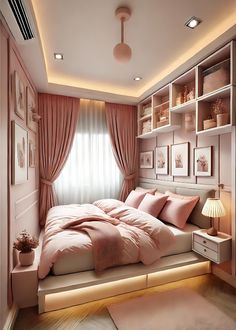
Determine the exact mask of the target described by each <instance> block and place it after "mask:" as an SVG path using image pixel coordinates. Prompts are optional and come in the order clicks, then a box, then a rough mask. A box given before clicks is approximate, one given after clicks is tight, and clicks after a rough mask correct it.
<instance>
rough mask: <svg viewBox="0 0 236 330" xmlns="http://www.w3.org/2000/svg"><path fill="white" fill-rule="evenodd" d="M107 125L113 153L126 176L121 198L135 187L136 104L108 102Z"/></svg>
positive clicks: (123, 198) (124, 197)
mask: <svg viewBox="0 0 236 330" xmlns="http://www.w3.org/2000/svg"><path fill="white" fill-rule="evenodd" d="M106 120H107V127H108V131H109V134H110V137H111V141H112V149H113V154H114V156H115V159H116V162H117V165H118V166H119V169H120V171H121V173H122V174H123V176H124V181H123V184H122V187H121V192H120V200H122V201H124V200H125V199H126V197H127V196H128V194H129V192H130V191H131V190H132V189H133V188H134V187H135V181H136V171H137V139H136V134H137V111H136V107H135V106H131V105H123V104H114V103H106Z"/></svg>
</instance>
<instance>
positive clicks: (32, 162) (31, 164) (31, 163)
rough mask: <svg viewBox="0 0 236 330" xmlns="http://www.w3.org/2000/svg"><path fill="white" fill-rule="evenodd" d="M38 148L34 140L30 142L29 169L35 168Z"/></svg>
mask: <svg viewBox="0 0 236 330" xmlns="http://www.w3.org/2000/svg"><path fill="white" fill-rule="evenodd" d="M35 159H36V146H35V143H34V142H33V141H32V140H29V167H35Z"/></svg>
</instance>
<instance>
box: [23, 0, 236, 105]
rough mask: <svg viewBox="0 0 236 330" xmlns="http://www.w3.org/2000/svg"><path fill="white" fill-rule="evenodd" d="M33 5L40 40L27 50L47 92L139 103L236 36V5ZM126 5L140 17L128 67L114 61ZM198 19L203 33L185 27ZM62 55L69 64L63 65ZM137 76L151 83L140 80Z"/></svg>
mask: <svg viewBox="0 0 236 330" xmlns="http://www.w3.org/2000/svg"><path fill="white" fill-rule="evenodd" d="M25 2H27V5H28V6H29V5H30V7H29V8H30V10H31V15H32V16H33V17H34V21H35V29H36V31H37V34H38V38H36V40H35V42H34V43H31V44H30V43H29V44H22V45H19V48H20V51H21V54H22V57H23V59H24V60H25V62H26V65H27V66H28V69H29V71H30V73H31V75H32V78H33V80H34V81H35V83H36V86H37V88H38V89H39V90H40V91H46V92H54V93H63V94H67V95H79V96H80V97H89V98H97V99H105V100H110V101H114V102H116V101H117V102H119V101H120V102H128V103H135V102H136V101H137V100H139V99H141V98H143V97H145V96H146V95H148V94H150V93H151V92H152V91H153V90H154V89H155V88H157V87H158V85H160V84H163V83H165V82H166V81H165V79H164V77H167V78H168V79H169V78H171V74H172V75H173V74H175V73H176V72H177V71H178V70H180V71H184V70H186V67H185V65H184V63H188V67H189V64H190V65H191V64H192V65H194V64H195V63H196V61H198V60H200V59H201V57H202V56H203V55H204V54H203V52H202V51H201V50H202V49H203V48H204V47H206V51H207V52H211V51H212V50H214V49H215V48H217V47H218V46H219V44H220V42H222V41H223V42H224V41H227V40H228V39H230V38H232V37H234V36H235V35H236V33H235V32H236V29H235V28H236V25H235V23H236V1H235V0H224V1H222V0H208V1H205V0H176V1H173V0H165V1H162V0H145V1H144V0H126V1H124V2H121V1H119V0H99V1H96V0H86V1H85V0H50V1H49V0H31V1H30V0H29V1H28V0H25ZM121 5H125V6H128V7H130V9H131V12H132V15H131V18H130V19H129V20H128V21H127V22H126V23H125V41H126V42H127V43H128V44H129V46H130V47H131V49H132V58H131V60H130V62H128V63H119V62H117V61H116V60H115V59H114V58H113V47H114V46H115V45H116V44H117V43H118V42H120V23H119V21H118V20H117V19H116V18H115V14H114V12H115V10H116V8H117V7H119V6H121ZM193 15H194V16H197V17H199V18H200V19H201V20H202V23H201V24H200V25H199V26H198V27H197V28H196V29H195V30H191V29H188V28H186V27H185V25H184V23H185V22H186V21H187V20H188V19H189V18H190V17H191V16H193ZM230 28H231V30H230ZM222 36H224V38H222ZM55 52H60V53H63V54H64V60H63V61H55V60H54V56H53V54H54V53H55ZM194 62H195V63H194ZM135 76H141V77H142V78H143V79H142V80H141V81H139V82H136V81H134V80H133V78H134V77H135Z"/></svg>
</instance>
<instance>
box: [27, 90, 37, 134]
mask: <svg viewBox="0 0 236 330" xmlns="http://www.w3.org/2000/svg"><path fill="white" fill-rule="evenodd" d="M26 96H27V97H26V99H27V126H28V127H29V129H31V130H32V131H33V132H35V133H36V132H37V123H36V122H35V121H34V120H33V114H34V112H35V107H36V105H35V95H34V92H33V91H32V89H31V88H30V87H27V93H26Z"/></svg>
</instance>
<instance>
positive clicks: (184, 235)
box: [38, 184, 215, 312]
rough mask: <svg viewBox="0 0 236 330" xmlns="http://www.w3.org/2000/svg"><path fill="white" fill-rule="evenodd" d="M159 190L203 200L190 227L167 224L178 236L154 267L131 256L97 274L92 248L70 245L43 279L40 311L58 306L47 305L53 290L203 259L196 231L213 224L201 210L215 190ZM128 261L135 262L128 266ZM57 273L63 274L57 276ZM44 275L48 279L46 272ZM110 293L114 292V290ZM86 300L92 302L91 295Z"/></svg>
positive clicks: (159, 257)
mask: <svg viewBox="0 0 236 330" xmlns="http://www.w3.org/2000/svg"><path fill="white" fill-rule="evenodd" d="M192 186H194V185H192ZM145 187H146V188H151V187H153V185H151V186H150V185H149V184H148V185H146V186H145V185H144V188H145ZM196 187H197V186H196ZM157 189H158V191H159V192H162V193H164V192H165V191H166V190H169V191H172V192H173V193H177V194H182V195H186V196H194V195H198V196H199V198H200V199H199V202H198V203H197V205H196V206H195V208H194V210H193V212H192V213H191V215H190V217H189V219H188V222H187V224H186V226H185V227H184V228H183V229H179V228H176V227H175V226H173V225H171V224H165V225H164V226H165V227H166V228H168V232H171V235H170V236H171V237H174V240H173V242H172V244H170V246H169V247H168V248H166V247H165V248H164V249H163V251H161V252H160V251H159V252H160V253H158V255H157V258H156V259H155V260H156V262H153V263H151V266H149V264H148V263H147V266H145V265H142V264H140V259H137V256H135V257H134V258H133V259H132V258H131V260H129V262H126V261H125V262H123V263H121V265H122V266H121V267H114V268H112V269H108V270H106V271H104V272H103V273H104V275H100V274H98V275H96V273H94V270H93V269H94V260H93V254H92V249H87V250H86V251H85V250H84V251H82V252H81V253H73V252H72V253H70V248H68V253H66V254H59V256H58V257H57V258H56V260H54V261H53V263H52V265H51V273H50V275H49V276H47V277H46V278H45V279H43V280H41V281H40V285H39V293H38V295H39V311H40V312H43V311H46V310H53V309H56V308H55V306H54V307H48V308H46V307H45V304H46V300H45V297H46V295H48V294H49V293H50V294H51V293H54V292H61V291H62V292H63V291H67V290H72V288H73V289H75V288H84V287H86V286H88V287H89V286H90V285H92V286H93V285H96V286H97V284H99V283H107V282H110V281H116V280H117V279H119V278H130V277H132V276H135V275H134V274H136V275H137V274H148V273H154V272H155V271H157V270H158V269H167V268H171V267H176V265H177V266H181V265H185V264H191V263H195V262H198V261H199V260H200V259H201V261H202V258H198V256H195V254H194V253H193V252H192V251H191V250H192V231H194V230H197V229H199V228H208V227H209V221H208V219H207V218H205V217H204V216H202V214H201V210H202V207H203V205H204V203H205V201H206V199H207V198H209V197H213V196H214V195H215V190H212V189H211V190H209V189H208V190H206V189H196V188H195V187H194V188H192V187H191V188H189V187H188V185H187V187H173V186H170V185H158V186H157ZM108 213H109V212H108ZM52 218H53V216H52ZM82 236H83V239H84V240H85V241H84V244H85V245H86V244H88V245H91V241H90V240H89V238H88V236H87V235H85V234H82ZM190 251H191V252H190ZM185 259H186V260H185ZM128 263H129V264H131V265H127V266H124V265H126V264H128ZM137 263H138V264H137ZM136 265H137V266H136ZM55 275H60V276H55ZM41 277H42V278H44V277H45V275H43V276H41ZM150 278H151V277H150ZM67 279H69V282H68V283H69V284H68V283H67V284H64V283H63V281H67ZM77 282H78V284H77ZM56 283H58V284H56ZM147 283H148V282H147V279H146V285H147ZM146 287H147V286H146ZM139 289H140V287H139ZM122 290H123V289H122ZM127 290H128V289H127ZM130 290H131V289H130ZM128 291H129V290H128ZM122 292H123V291H122ZM109 294H110V295H112V294H111V290H110V293H109ZM109 294H108V296H109ZM116 294H117V293H116ZM105 296H107V295H105V293H104V295H102V296H101V297H105ZM93 299H94V298H93ZM97 299H98V298H97ZM86 301H89V295H88V294H87V298H86ZM82 302H84V301H82ZM77 303H78V302H77ZM72 305H73V303H72ZM63 306H64V305H63ZM69 306H70V304H69ZM61 307H62V306H60V307H59V308H61Z"/></svg>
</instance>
